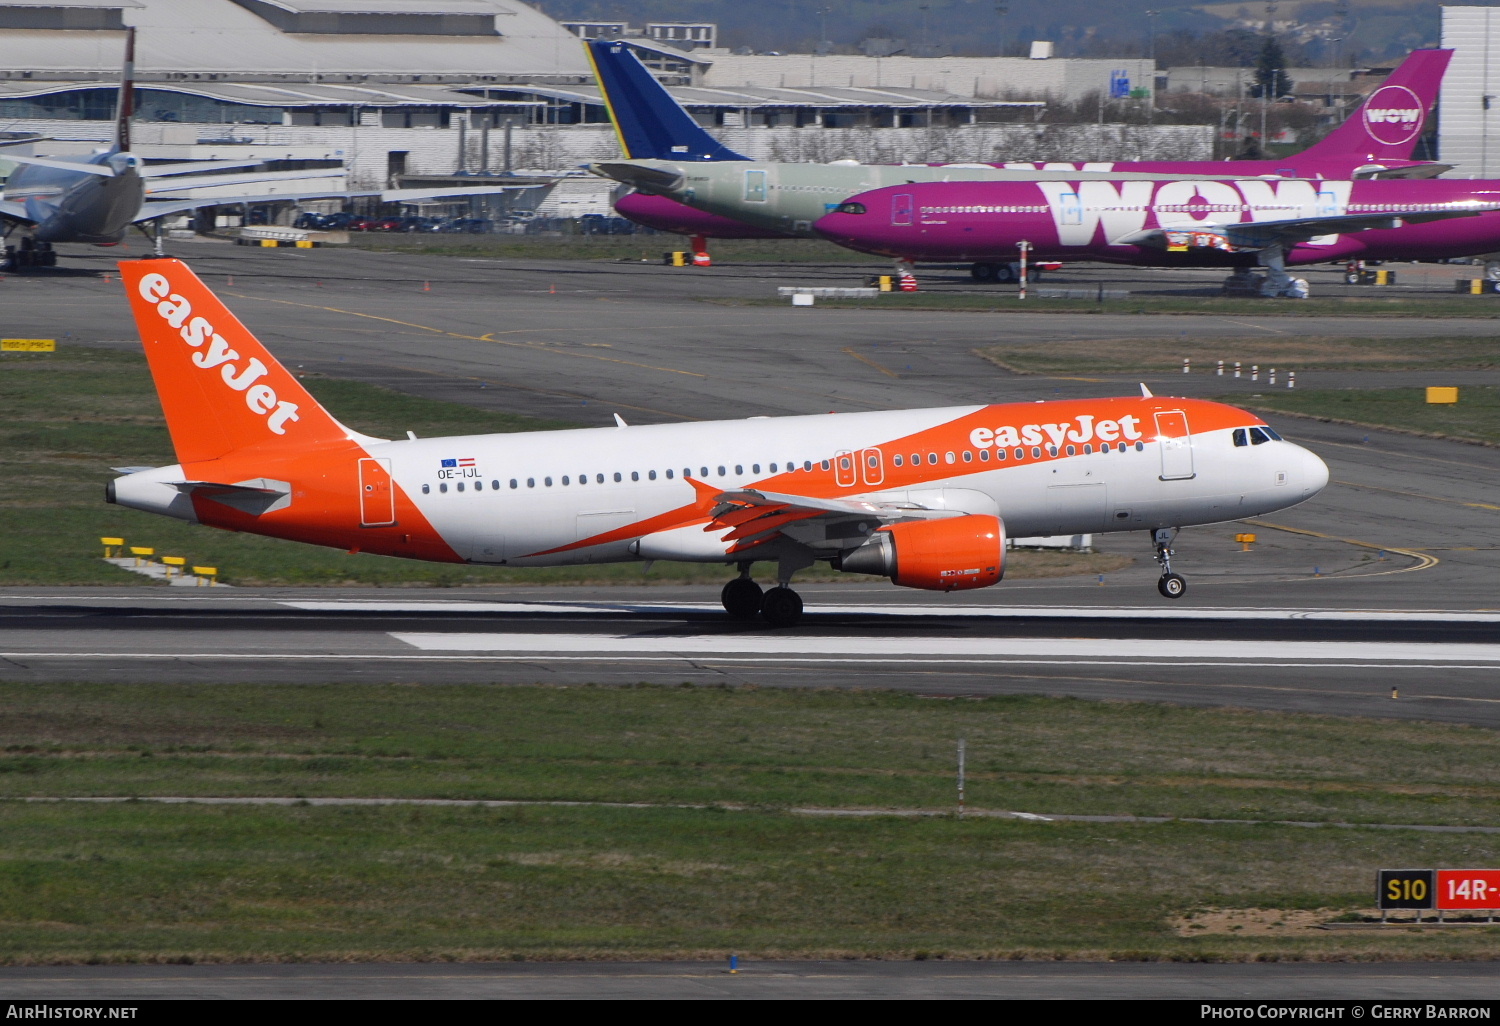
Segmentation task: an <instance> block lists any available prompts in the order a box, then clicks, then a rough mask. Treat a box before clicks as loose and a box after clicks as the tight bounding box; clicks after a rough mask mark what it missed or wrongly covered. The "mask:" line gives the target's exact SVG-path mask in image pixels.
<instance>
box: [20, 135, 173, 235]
mask: <svg viewBox="0 0 1500 1026" xmlns="http://www.w3.org/2000/svg"><path fill="white" fill-rule="evenodd" d="M81 163H88V164H98V165H102V166H106V167H110V168H112V169H113V170H114V174H113V175H111V176H109V177H105V176H102V175H93V174H89V173H88V172H84V171H68V170H65V169H63V168H56V167H45V166H41V165H37V164H23V165H21V166H20V167H17V168H16V169H15V171H13V172H11V175H10V178H9V179H8V180H7V181H6V183H5V190H4V194H3V198H4V199H5V200H7V201H10V202H15V203H20V204H22V205H23V206H24V207H25V210H26V215H27V216H28V217H29V218H31V219H32V220H33V221H35V222H36V227H35V228H34V229H33V230H32V234H33V236H34V237H35V238H36V239H37V241H39V242H92V243H102V244H107V243H113V242H119V241H120V239H121V238H123V237H124V235H125V231H126V229H128V228H129V227H130V225H131V223H132V222H134V221H135V220H136V218H137V217H139V216H140V212H141V206H142V204H143V203H144V202H145V199H146V183H145V180H144V179H143V178H142V177H141V176H140V173H139V168H140V162H139V160H138V159H137V158H136V157H134V156H133V155H131V154H128V153H119V152H115V151H110V152H107V153H100V154H95V155H94V156H92V157H90V158H89V159H88V160H86V161H81Z"/></svg>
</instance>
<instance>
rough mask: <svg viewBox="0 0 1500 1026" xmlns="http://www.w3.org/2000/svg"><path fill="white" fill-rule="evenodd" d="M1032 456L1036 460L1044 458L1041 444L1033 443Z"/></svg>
mask: <svg viewBox="0 0 1500 1026" xmlns="http://www.w3.org/2000/svg"><path fill="white" fill-rule="evenodd" d="M1031 458H1032V459H1034V460H1039V459H1041V458H1042V450H1041V447H1040V446H1036V445H1033V446H1032V447H1031Z"/></svg>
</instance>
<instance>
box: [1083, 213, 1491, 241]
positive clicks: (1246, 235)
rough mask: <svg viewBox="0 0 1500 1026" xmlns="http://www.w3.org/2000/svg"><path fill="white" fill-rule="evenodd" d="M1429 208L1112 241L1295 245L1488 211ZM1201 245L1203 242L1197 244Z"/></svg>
mask: <svg viewBox="0 0 1500 1026" xmlns="http://www.w3.org/2000/svg"><path fill="white" fill-rule="evenodd" d="M1487 209H1490V208H1489V207H1488V206H1486V207H1485V208H1483V209H1475V208H1468V209H1463V210H1426V211H1422V212H1420V213H1409V214H1408V213H1401V214H1394V213H1371V214H1339V215H1329V216H1325V217H1294V218H1288V219H1286V220H1282V221H1247V222H1243V223H1236V224H1203V225H1193V226H1191V227H1183V228H1147V229H1145V230H1144V231H1138V232H1131V233H1130V234H1128V235H1122V236H1120V237H1119V238H1118V239H1115V240H1113V241H1112V242H1111V245H1115V246H1149V247H1151V248H1154V249H1169V248H1174V247H1175V246H1177V245H1182V244H1183V243H1181V242H1180V241H1179V240H1180V239H1181V237H1183V236H1210V237H1213V238H1215V239H1217V240H1219V241H1220V242H1221V243H1222V245H1220V246H1219V248H1228V249H1236V250H1256V249H1264V248H1266V247H1267V246H1270V245H1273V244H1275V243H1281V244H1282V245H1284V246H1293V245H1296V244H1297V243H1299V242H1305V241H1307V240H1308V239H1315V238H1317V237H1318V236H1320V235H1343V234H1347V233H1350V232H1366V231H1370V230H1371V229H1375V228H1400V227H1401V226H1402V225H1407V224H1424V223H1426V222H1428V221H1446V220H1448V219H1450V218H1454V217H1478V216H1479V215H1480V214H1482V213H1484V212H1485V210H1487ZM1195 244H1201V243H1195Z"/></svg>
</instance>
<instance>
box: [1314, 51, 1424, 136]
mask: <svg viewBox="0 0 1500 1026" xmlns="http://www.w3.org/2000/svg"><path fill="white" fill-rule="evenodd" d="M1452 56H1453V51H1452V50H1413V51H1412V52H1411V54H1410V55H1409V56H1408V57H1407V58H1406V60H1404V61H1402V62H1401V65H1400V67H1398V68H1397V69H1396V70H1395V71H1393V72H1391V74H1390V77H1389V78H1387V79H1386V80H1385V82H1384V83H1383V84H1382V85H1381V86H1380V88H1379V89H1376V90H1375V91H1374V92H1373V93H1371V94H1370V95H1369V96H1368V97H1366V98H1365V102H1364V103H1362V104H1360V105H1359V109H1358V110H1356V111H1355V112H1354V113H1353V114H1351V115H1350V116H1349V120H1348V121H1345V122H1344V123H1343V124H1342V125H1340V126H1339V127H1338V128H1336V129H1334V130H1333V131H1332V132H1331V133H1330V134H1329V135H1328V136H1327V137H1326V138H1324V139H1322V140H1321V141H1319V142H1317V143H1315V144H1313V145H1312V146H1310V147H1308V148H1307V149H1306V150H1304V151H1303V152H1302V154H1301V156H1305V157H1347V156H1350V155H1351V154H1354V155H1358V156H1359V157H1361V158H1363V159H1368V160H1411V159H1412V151H1413V150H1414V149H1415V148H1416V145H1417V140H1419V139H1420V138H1421V137H1422V129H1423V128H1424V127H1426V125H1427V116H1428V115H1429V114H1430V113H1431V112H1432V108H1433V106H1434V105H1435V104H1436V103H1437V98H1438V88H1439V87H1440V86H1441V85H1442V84H1443V72H1445V71H1447V70H1448V61H1449V59H1451V58H1452Z"/></svg>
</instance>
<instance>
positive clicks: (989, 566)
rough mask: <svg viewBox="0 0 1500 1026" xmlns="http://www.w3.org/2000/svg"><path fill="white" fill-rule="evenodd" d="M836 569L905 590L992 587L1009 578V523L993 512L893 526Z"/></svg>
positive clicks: (851, 552) (844, 557)
mask: <svg viewBox="0 0 1500 1026" xmlns="http://www.w3.org/2000/svg"><path fill="white" fill-rule="evenodd" d="M834 566H835V568H836V569H839V570H844V571H847V572H849V573H854V574H877V575H879V576H881V577H889V578H890V579H891V583H893V584H899V585H901V586H902V587H903V588H922V589H925V590H927V591H958V590H960V589H968V588H988V587H989V586H990V585H992V584H996V583H998V582H999V580H1000V578H1001V577H1003V576H1004V575H1005V524H1004V522H1002V521H1001V519H1000V518H999V517H995V516H989V515H987V514H969V515H967V516H961V517H949V518H945V519H942V520H909V521H906V522H905V523H900V524H891V525H890V526H888V527H882V528H880V530H878V531H876V532H875V533H874V534H872V535H871V536H870V537H869V539H868V540H867V541H866V542H865V543H864V544H863V545H861V546H859V547H858V548H856V549H850V550H849V551H847V552H845V553H844V554H843V555H842V556H841V557H840V558H839V559H838V560H837V561H836V562H835V564H834Z"/></svg>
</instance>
